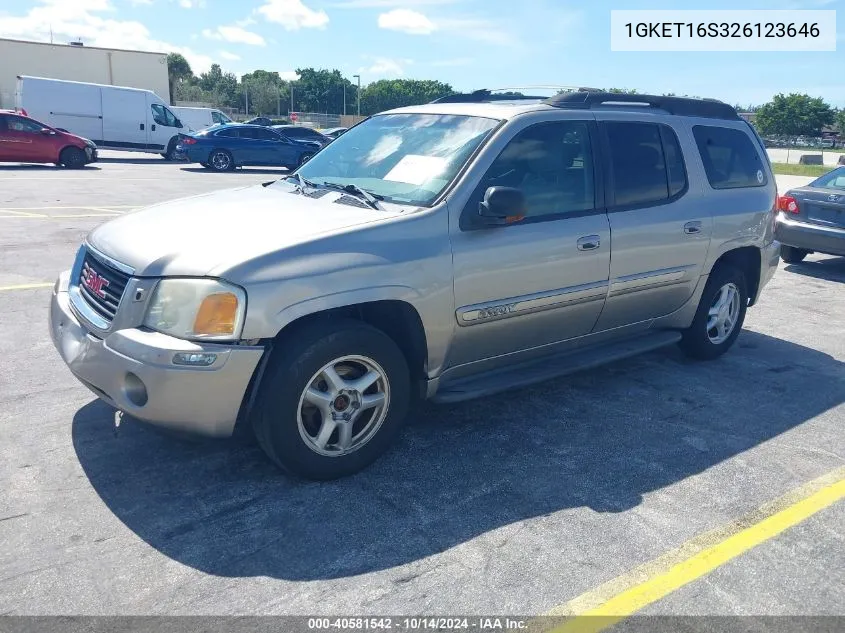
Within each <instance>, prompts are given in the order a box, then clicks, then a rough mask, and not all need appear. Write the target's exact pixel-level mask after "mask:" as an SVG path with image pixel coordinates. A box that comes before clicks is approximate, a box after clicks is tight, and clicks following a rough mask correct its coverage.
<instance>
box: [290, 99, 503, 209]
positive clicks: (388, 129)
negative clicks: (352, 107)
mask: <svg viewBox="0 0 845 633" xmlns="http://www.w3.org/2000/svg"><path fill="white" fill-rule="evenodd" d="M498 124H499V121H498V120H497V119H489V118H486V117H476V116H464V115H445V114H382V115H376V116H374V117H371V118H369V119H367V120H366V121H364V122H363V123H361V124H359V125H356V126H355V127H354V128H352V129H351V130H349V131H348V132H347V133H346V134H344V135H343V136H341V137H340V138H338V139H337V140H336V141H334V142H333V143H331V144H330V145H327V146H326V148H325V149H323V150H322V151H321V152H320V153H318V154H317V155H315V156H314V158H312V159H311V160H309V161H308V162H307V163H305V165H303V166H302V167H300V168H299V170H298V173H300V174H301V175H302V177H303V178H307V179H308V180H311V181H313V182H315V183H317V184H322V183H324V182H327V183H332V184H337V185H348V184H354V185H357V186H358V187H360V188H362V189H365V190H367V191H369V192H370V193H373V194H375V195H378V196H382V197H384V199H385V200H387V201H392V202H397V203H401V204H413V205H417V206H429V205H431V204H432V203H433V202H434V200H435V199H436V198H437V196H439V195H440V193H441V192H442V191H443V190H445V189H446V187H447V186H448V185H449V183H450V182H452V180H453V179H454V178H455V176H456V175H457V173H458V171H459V170H460V169H461V167H463V166H464V165H465V164H466V162H467V161H468V160H469V159H470V157H471V156H472V155H473V152H474V151H475V150H476V149H477V148H478V147H479V146H480V145H481V143H483V142H484V141H485V140H486V139H487V138H488V136H489V134H490V132H491V131H492V130H493V129H494V128H495V127H496V126H497V125H498Z"/></svg>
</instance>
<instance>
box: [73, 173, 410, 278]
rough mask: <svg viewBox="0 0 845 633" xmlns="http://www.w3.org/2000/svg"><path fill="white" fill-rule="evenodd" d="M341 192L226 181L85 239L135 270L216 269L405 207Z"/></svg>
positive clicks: (152, 273) (202, 272)
mask: <svg viewBox="0 0 845 633" xmlns="http://www.w3.org/2000/svg"><path fill="white" fill-rule="evenodd" d="M344 197H345V198H346V199H347V200H348V199H349V197H348V196H345V195H344V194H342V193H340V192H335V191H329V192H327V193H325V195H323V196H322V197H320V198H319V199H315V198H311V197H309V196H306V195H300V194H298V193H295V188H294V187H293V186H292V185H290V184H288V183H277V184H275V185H271V186H267V187H265V186H262V185H255V186H250V187H243V188H238V189H228V190H224V191H217V192H214V193H208V194H201V195H198V196H192V197H189V198H181V199H179V200H173V201H171V202H165V203H163V204H158V205H154V206H152V207H147V208H145V209H141V210H139V211H134V212H132V213H127V214H126V215H123V216H121V217H118V218H115V219H114V220H110V221H109V222H106V223H105V224H102V225H100V226H99V227H97V228H96V229H94V230H93V231H92V232H91V233H90V234H89V236H88V238H87V241H88V243H89V244H90V245H91V246H93V247H94V248H95V249H97V250H98V251H100V252H102V253H103V254H105V255H108V256H109V257H112V258H114V259H115V260H117V261H119V262H121V263H123V264H126V265H127V266H130V267H132V268H133V269H134V270H135V275H136V276H139V277H159V276H173V275H184V276H206V275H211V276H215V275H222V274H223V273H224V272H225V271H226V270H227V269H229V268H231V267H233V266H237V265H239V264H242V263H244V262H246V261H249V260H251V259H255V258H258V257H261V256H262V255H266V254H269V253H273V252H276V251H280V250H283V249H286V248H290V247H293V246H296V245H299V244H303V243H306V242H309V241H312V240H315V239H318V238H322V237H327V236H330V235H333V234H340V233H344V232H348V231H350V230H353V229H354V228H356V227H360V226H362V225H365V224H371V223H378V222H386V221H387V222H389V221H390V220H392V219H393V218H396V217H398V216H400V215H401V214H402V212H403V211H404V210H405V209H403V208H402V207H399V206H396V205H388V204H381V207H382V208H381V210H375V209H369V208H362V207H359V206H357V205H354V203H353V204H344V203H340V204H338V203H336V202H335V201H336V200H338V199H340V198H344ZM233 281H236V280H233Z"/></svg>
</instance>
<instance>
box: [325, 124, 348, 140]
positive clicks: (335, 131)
mask: <svg viewBox="0 0 845 633" xmlns="http://www.w3.org/2000/svg"><path fill="white" fill-rule="evenodd" d="M348 129H349V128H345V127H330V128H327V129H325V130H320V134H322V135H324V136H328V137H329V138H330V139H332V140H334V139H336V138H337V137H338V136H340V135H341V134H343V133H344V132H345V131H346V130H348Z"/></svg>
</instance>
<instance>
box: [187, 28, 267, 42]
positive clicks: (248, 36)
mask: <svg viewBox="0 0 845 633" xmlns="http://www.w3.org/2000/svg"><path fill="white" fill-rule="evenodd" d="M202 34H203V37H207V38H208V39H210V40H223V41H226V42H232V43H234V44H249V45H250V46H265V45H266V44H267V42H265V41H264V38H263V37H261V36H260V35H259V34H258V33H253V32H252V31H247V30H246V29H243V28H241V27H239V26H218V27H217V28H216V29H203V31H202Z"/></svg>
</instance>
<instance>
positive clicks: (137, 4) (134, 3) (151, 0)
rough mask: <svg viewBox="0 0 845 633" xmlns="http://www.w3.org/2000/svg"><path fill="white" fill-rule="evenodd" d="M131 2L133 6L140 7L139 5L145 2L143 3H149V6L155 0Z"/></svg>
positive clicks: (130, 0) (135, 0) (131, 0)
mask: <svg viewBox="0 0 845 633" xmlns="http://www.w3.org/2000/svg"><path fill="white" fill-rule="evenodd" d="M129 3H130V4H131V5H132V6H133V7H138V6H141V5H142V4H143V5H148V6H149V5H151V4H152V3H153V0H129Z"/></svg>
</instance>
